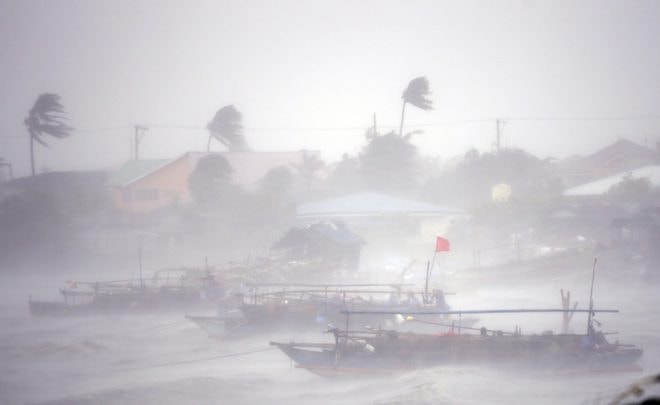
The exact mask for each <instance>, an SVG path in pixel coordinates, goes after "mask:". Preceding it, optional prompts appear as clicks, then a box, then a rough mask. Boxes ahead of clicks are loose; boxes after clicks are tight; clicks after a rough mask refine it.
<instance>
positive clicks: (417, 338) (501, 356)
mask: <svg viewBox="0 0 660 405" xmlns="http://www.w3.org/2000/svg"><path fill="white" fill-rule="evenodd" d="M588 340H589V337H588V336H583V335H554V336H497V337H495V336H480V335H443V336H434V335H415V334H399V333H392V334H389V335H388V334H384V335H382V336H378V337H375V338H366V339H364V341H363V343H364V344H363V345H361V344H358V345H353V347H350V346H349V347H342V344H341V343H340V344H339V345H338V346H337V347H336V348H335V346H334V345H332V347H329V346H328V345H327V344H326V345H321V346H316V347H315V346H314V344H303V345H296V344H295V343H272V344H273V345H276V346H278V347H279V348H280V349H281V350H282V351H283V352H284V353H285V354H286V355H287V356H289V357H290V358H291V359H292V360H294V361H295V362H296V363H297V365H298V366H299V367H301V368H306V369H308V370H310V371H312V372H315V373H317V374H332V373H335V374H336V373H346V372H349V373H352V372H375V373H382V372H397V371H401V370H411V369H416V368H424V367H433V366H440V365H450V364H451V365H456V364H490V365H496V366H498V367H512V366H513V367H519V366H523V367H533V368H542V369H578V368H579V369H588V370H594V371H597V370H607V369H621V368H626V367H630V366H632V365H633V364H634V363H635V361H636V360H638V359H639V358H640V357H641V356H642V353H643V352H642V350H641V349H638V348H634V347H624V346H620V345H615V344H607V345H600V346H593V345H591V344H590V342H588Z"/></svg>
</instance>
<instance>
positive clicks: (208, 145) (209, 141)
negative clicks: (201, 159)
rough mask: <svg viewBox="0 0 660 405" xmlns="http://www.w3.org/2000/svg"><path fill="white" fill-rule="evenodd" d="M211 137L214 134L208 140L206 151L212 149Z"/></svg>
mask: <svg viewBox="0 0 660 405" xmlns="http://www.w3.org/2000/svg"><path fill="white" fill-rule="evenodd" d="M211 138H212V136H211V135H209V140H208V142H206V151H207V152H210V151H211Z"/></svg>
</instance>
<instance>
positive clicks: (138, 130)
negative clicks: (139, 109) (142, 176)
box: [133, 124, 149, 160]
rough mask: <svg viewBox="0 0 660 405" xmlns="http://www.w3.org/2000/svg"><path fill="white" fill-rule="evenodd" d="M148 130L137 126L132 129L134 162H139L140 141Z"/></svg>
mask: <svg viewBox="0 0 660 405" xmlns="http://www.w3.org/2000/svg"><path fill="white" fill-rule="evenodd" d="M148 129H149V128H147V127H144V126H141V125H137V124H136V125H135V127H134V131H135V132H134V133H133V137H134V138H133V145H134V147H135V160H140V141H142V137H143V136H144V133H145V132H146V131H147V130H148Z"/></svg>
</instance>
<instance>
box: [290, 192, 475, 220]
mask: <svg viewBox="0 0 660 405" xmlns="http://www.w3.org/2000/svg"><path fill="white" fill-rule="evenodd" d="M464 213H465V211H463V210H459V209H455V208H448V207H443V206H439V205H433V204H428V203H424V202H419V201H414V200H409V199H406V198H401V197H393V196H389V195H385V194H378V193H373V192H367V193H358V194H351V195H347V196H343V197H338V198H331V199H327V200H321V201H315V202H310V203H307V204H301V205H300V206H298V209H297V214H298V217H340V216H377V215H427V216H440V215H457V214H464Z"/></svg>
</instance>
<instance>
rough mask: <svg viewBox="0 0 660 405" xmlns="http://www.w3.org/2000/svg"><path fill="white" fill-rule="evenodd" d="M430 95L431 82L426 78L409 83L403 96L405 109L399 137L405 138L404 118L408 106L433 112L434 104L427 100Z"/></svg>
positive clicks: (402, 112)
mask: <svg viewBox="0 0 660 405" xmlns="http://www.w3.org/2000/svg"><path fill="white" fill-rule="evenodd" d="M430 94H431V91H430V90H429V81H428V80H427V79H426V77H418V78H415V79H412V80H411V81H410V83H408V87H406V89H405V90H404V91H403V95H402V96H401V98H402V99H403V108H402V109H401V126H400V127H399V136H401V137H403V118H404V117H405V115H406V104H412V105H414V106H415V107H417V108H421V109H422V110H432V109H433V105H432V104H433V102H432V101H431V100H429V99H428V98H427V97H428V96H429V95H430Z"/></svg>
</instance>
